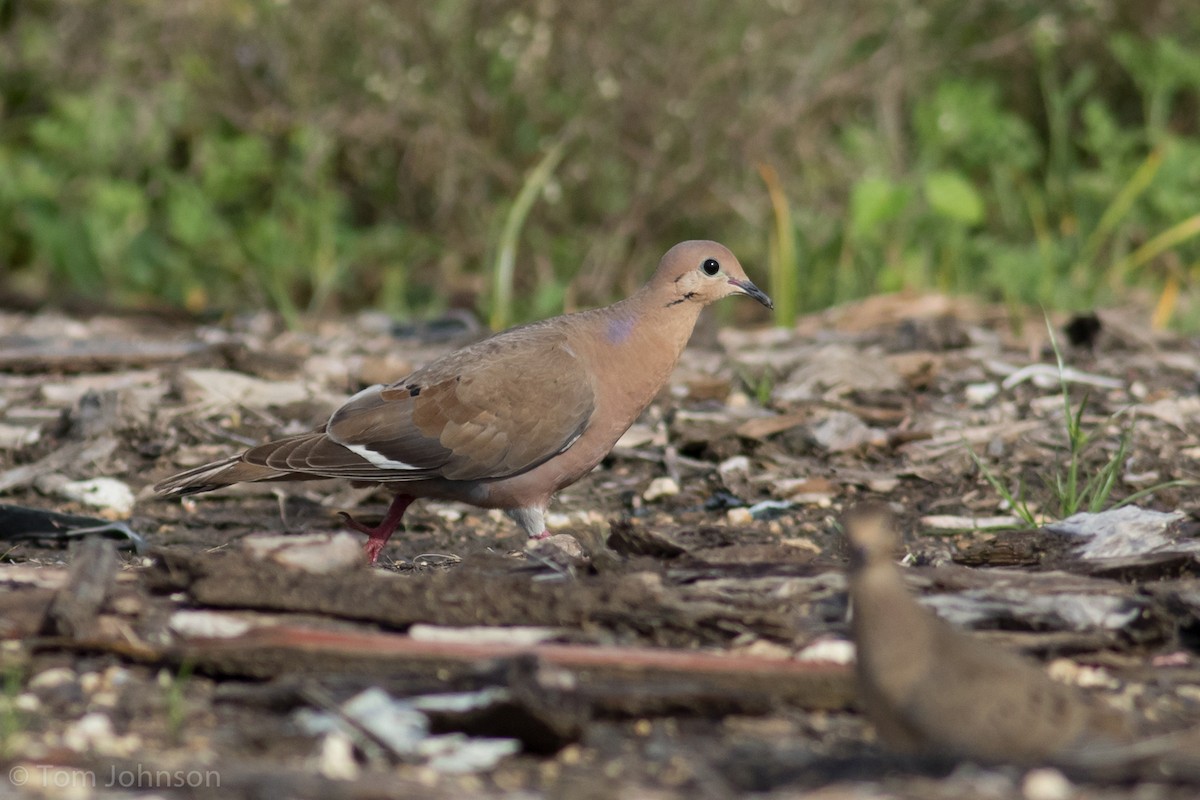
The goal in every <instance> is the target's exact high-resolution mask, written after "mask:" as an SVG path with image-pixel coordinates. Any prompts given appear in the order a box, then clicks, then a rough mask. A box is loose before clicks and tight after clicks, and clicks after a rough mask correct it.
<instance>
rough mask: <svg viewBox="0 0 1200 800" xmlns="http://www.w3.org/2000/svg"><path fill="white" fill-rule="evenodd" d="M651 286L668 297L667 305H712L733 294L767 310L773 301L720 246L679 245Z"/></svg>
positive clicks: (666, 257)
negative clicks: (744, 297) (752, 300)
mask: <svg viewBox="0 0 1200 800" xmlns="http://www.w3.org/2000/svg"><path fill="white" fill-rule="evenodd" d="M650 283H651V285H652V286H654V287H655V289H656V290H657V291H658V292H660V293H662V294H663V295H664V296H665V297H666V301H665V305H667V306H676V305H683V304H690V303H697V304H699V305H701V306H706V305H708V304H709V303H712V302H715V301H717V300H720V299H721V298H722V297H729V296H730V295H734V294H744V295H746V296H747V297H753V298H754V299H755V300H757V301H758V302H760V303H762V304H763V305H764V306H766V307H767V308H774V304H773V303H772V302H771V298H769V297H767V294H766V292H764V291H763V290H762V289H759V288H758V287H757V286H755V285H754V283H753V282H752V281H751V280H750V279H749V278H747V277H746V271H745V270H744V269H742V265H741V264H740V263H739V262H738V260H737V256H735V255H734V254H733V253H731V252H730V251H729V248H728V247H726V246H725V245H723V244H718V243H717V242H709V241H703V240H694V241H690V242H680V243H679V244H677V245H675V246H674V247H672V248H671V249H670V250H668V251H667V253H666V255H664V256H663V257H662V261H660V262H658V269H657V270H655V272H654V277H653V278H651V279H650Z"/></svg>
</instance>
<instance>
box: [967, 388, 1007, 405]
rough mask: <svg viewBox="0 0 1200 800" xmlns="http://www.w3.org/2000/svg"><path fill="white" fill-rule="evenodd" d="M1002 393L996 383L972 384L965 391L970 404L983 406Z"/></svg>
mask: <svg viewBox="0 0 1200 800" xmlns="http://www.w3.org/2000/svg"><path fill="white" fill-rule="evenodd" d="M999 393H1000V386H999V385H998V384H995V383H972V384H971V385H969V386H967V388H966V389H965V390H964V391H963V395H964V396H965V397H966V400H967V402H968V403H970V404H971V405H973V406H981V405H984V404H985V403H987V401H988V400H991V399H992V398H993V397H995V396H996V395H998V394H999Z"/></svg>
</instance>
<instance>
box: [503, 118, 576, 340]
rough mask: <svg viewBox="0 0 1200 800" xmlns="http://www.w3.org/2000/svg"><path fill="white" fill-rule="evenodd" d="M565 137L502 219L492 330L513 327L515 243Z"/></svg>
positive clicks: (532, 172) (527, 179) (544, 158)
mask: <svg viewBox="0 0 1200 800" xmlns="http://www.w3.org/2000/svg"><path fill="white" fill-rule="evenodd" d="M567 139H568V137H567V136H566V135H561V136H559V138H558V141H556V142H555V143H554V144H553V145H552V146H551V147H550V149H549V150H547V151H546V154H545V155H544V156H542V159H541V161H539V162H538V163H537V164H536V165H535V166H534V168H533V169H532V170H530V171H529V174H528V175H526V176H525V182H524V184H523V185H522V186H521V191H519V192H518V193H517V198H516V199H515V200H514V201H513V204H512V207H511V208H510V209H509V210H508V214H507V215H506V216H505V218H504V228H503V230H502V231H501V233H500V246H499V248H498V250H497V253H496V262H495V264H494V266H493V268H492V303H491V306H492V307H491V313H490V314H489V315H488V323H489V324H490V325H491V326H492V330H496V331H498V330H503V329H504V328H507V327H508V326H509V325H510V324H512V319H513V276H514V272H515V269H516V263H517V240H518V239H519V238H520V236H521V229H522V228H523V227H525V220H526V218H527V217H528V216H529V210H530V209H531V208H533V202H534V200H536V199H537V196H538V193H540V192H541V191H542V189H544V188H545V186H546V183H547V182H548V181H549V180H550V177H551V176H552V175H553V174H554V170H555V168H556V167H558V162H559V161H561V160H562V157H563V154H564V153H565V151H566V146H567Z"/></svg>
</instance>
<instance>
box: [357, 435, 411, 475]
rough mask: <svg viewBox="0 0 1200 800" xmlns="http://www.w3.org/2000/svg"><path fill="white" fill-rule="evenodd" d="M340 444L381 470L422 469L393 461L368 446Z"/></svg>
mask: <svg viewBox="0 0 1200 800" xmlns="http://www.w3.org/2000/svg"><path fill="white" fill-rule="evenodd" d="M338 444H340V445H341V446H342V447H344V448H346V449H347V450H349V451H350V452H351V453H354V455H356V456H359V457H360V458H365V459H366V460H367V461H370V462H371V463H372V464H374V465H375V466H377V467H379V468H380V469H408V470H419V469H421V467H415V466H413V465H412V464H405V463H404V462H403V461H392V460H391V459H390V458H388V457H387V456H385V455H384V454H383V453H377V452H375V451H374V450H372V449H371V448H369V447H367V446H366V445H362V444H346V443H345V442H338Z"/></svg>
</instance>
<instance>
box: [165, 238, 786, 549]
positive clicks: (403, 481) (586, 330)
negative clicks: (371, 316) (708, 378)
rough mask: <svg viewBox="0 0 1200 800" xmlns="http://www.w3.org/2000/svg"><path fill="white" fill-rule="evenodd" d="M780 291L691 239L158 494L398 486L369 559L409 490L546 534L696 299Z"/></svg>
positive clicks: (684, 333) (678, 348) (685, 323)
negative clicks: (587, 306) (634, 283)
mask: <svg viewBox="0 0 1200 800" xmlns="http://www.w3.org/2000/svg"><path fill="white" fill-rule="evenodd" d="M735 294H741V295H747V296H749V297H753V298H754V299H755V300H758V301H759V302H760V303H762V304H763V305H765V306H767V307H768V308H770V307H771V300H770V298H768V297H767V295H766V294H765V293H763V292H762V290H760V289H759V288H758V287H757V286H755V285H754V284H753V283H752V282H751V281H750V280H749V279H748V278H747V277H746V273H745V271H744V270H743V269H742V265H741V264H739V263H738V260H737V258H736V257H734V255H733V253H731V252H730V251H729V250H728V249H727V248H725V247H724V246H722V245H720V244H717V243H716V242H708V241H690V242H682V243H681V244H677V245H675V246H674V247H672V248H671V249H670V250H669V251H667V253H666V255H664V256H663V258H662V260H661V261H660V262H659V265H658V269H657V270H655V272H654V275H653V276H652V277H651V278H650V280H649V282H648V283H647V284H646V285H645V286H643V287H642V288H641V289H640V290H638V291H637V292H636V293H635V294H633V295H632V296H631V297H629V298H627V299H625V300H622V301H620V302H618V303H615V304H613V305H611V306H608V307H606V308H600V309H595V310H591V311H583V312H579V313H575V314H566V315H563V316H560V317H554V318H553V319H548V320H543V321H541V322H534V323H531V324H528V325H521V326H518V327H515V328H511V329H509V330H507V331H504V332H502V333H498V334H496V335H494V336H491V337H490V338H487V339H484V340H482V341H480V342H477V343H475V344H472V345H469V346H467V347H464V348H462V349H461V350H458V351H456V352H453V353H449V354H448V355H445V356H443V357H441V358H439V359H437V360H436V361H434V362H432V363H430V364H428V365H426V366H425V367H423V368H421V369H419V370H417V371H416V372H414V373H412V374H411V375H409V376H408V377H406V378H402V379H401V380H399V381H396V382H395V383H392V384H390V385H388V386H382V385H377V386H371V387H369V388H367V389H364V390H362V391H361V392H359V393H358V394H356V395H354V396H353V397H351V398H350V399H349V400H348V401H347V402H346V403H345V404H344V405H343V406H342V407H341V408H339V409H337V410H336V411H334V412H333V415H332V416H331V417H330V418H329V421H328V422H326V423H325V424H324V425H322V426H321V427H320V428H318V429H317V430H315V431H313V432H312V433H305V434H300V435H298V436H290V437H288V438H285V439H279V440H277V441H273V442H268V443H266V444H262V445H259V446H257V447H252V448H250V449H249V450H247V451H246V452H244V453H241V454H240V455H236V456H232V457H230V458H226V459H224V460H221V461H217V462H214V463H211V464H206V465H204V466H201V467H196V468H195V469H190V470H188V471H186V472H183V473H180V474H178V475H175V476H174V477H171V478H168V479H167V480H165V481H163V482H162V483H159V484H158V485H157V486H156V487H155V490H156V491H157V492H158V493H159V494H162V495H168V496H171V495H186V494H193V493H197V492H207V491H210V490H212V489H217V488H220V487H222V486H229V485H231V484H234V483H241V482H246V481H285V480H310V479H317V478H348V479H351V480H353V481H359V482H366V483H381V484H387V485H388V487H389V488H390V489H392V491H394V492H395V498H394V499H393V500H392V504H391V506H390V508H389V509H388V511H387V514H386V515H385V517H384V519H383V521H382V522H380V523H379V525H377V526H376V527H373V528H372V527H368V526H366V525H363V524H361V523H359V522H356V521H354V520H353V519H351V518H350V517H349V516H348V515H344V516H345V518H346V520H347V522H348V523H349V524H350V525H351V526H352V527H354V528H355V529H356V530H359V531H361V532H363V533H365V534H367V536H368V539H367V544H366V552H367V556H368V558H369V560H370V561H371V563H374V562H375V560H376V559H377V558H378V556H379V552H380V550H382V549H383V546H384V545H385V544H386V543H387V541H388V538H389V537H391V535H392V533H393V532H394V531H395V530H396V527H397V526H398V525H399V524H400V521H401V518H402V517H403V516H404V512H405V510H406V509H407V508H408V506H409V504H410V503H412V502H413V500H415V499H417V498H421V497H432V498H438V499H442V500H457V501H461V502H464V503H469V504H471V505H475V506H479V507H482V508H499V509H503V510H504V511H505V512H507V513H508V515H509V516H510V517H512V519H514V520H515V521H516V522H517V523H518V524H519V525H520V526H521V527H522V528H523V529H524V531H525V533H526V534H528V535H529V536H530V537H541V536H544V535H546V534H545V523H544V519H543V515H544V513H545V511H546V508H547V506H548V505H549V503H550V498H551V497H552V496H553V495H554V493H555V492H557V491H559V490H560V489H562V488H563V487H565V486H569V485H570V484H572V483H574V482H575V481H577V480H579V479H580V478H581V477H583V476H584V475H585V474H587V473H588V472H589V471H590V470H591V469H592V468H593V467H595V466H596V465H597V464H599V463H600V461H601V460H602V459H603V458H604V457H605V456H606V455H607V454H608V452H609V451H610V450H611V449H612V447H613V445H614V444H616V442H617V440H618V439H619V438H620V437H621V435H622V434H623V433H624V432H625V431H626V430H628V428H629V426H630V425H632V424H633V422H634V420H636V419H637V418H638V416H639V415H640V414H641V413H642V411H643V410H645V408H646V406H647V405H649V404H650V401H651V400H653V399H654V397H655V395H657V394H658V392H659V390H661V389H662V387H663V385H664V384H665V383H666V382H667V379H668V378H669V377H670V374H671V371H672V370H673V369H674V367H675V364H676V363H677V362H678V361H679V357H680V354H681V353H682V352H683V349H684V346H685V345H686V344H687V341H688V338H689V337H690V336H691V334H692V329H693V328H694V327H695V324H696V319H697V317H698V316H699V314H700V311H701V309H703V308H704V307H705V306H707V305H708V304H709V303H712V302H714V301H716V300H720V299H721V298H722V297H727V296H729V295H735Z"/></svg>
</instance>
